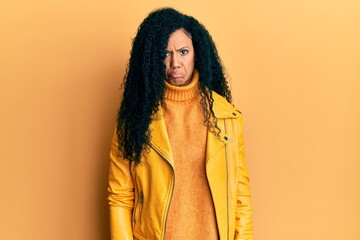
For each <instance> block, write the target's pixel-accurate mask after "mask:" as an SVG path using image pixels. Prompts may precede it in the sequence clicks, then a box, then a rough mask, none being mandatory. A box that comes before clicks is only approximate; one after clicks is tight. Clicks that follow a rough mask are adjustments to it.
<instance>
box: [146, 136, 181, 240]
mask: <svg viewBox="0 0 360 240" xmlns="http://www.w3.org/2000/svg"><path fill="white" fill-rule="evenodd" d="M148 144H149V145H150V146H151V147H152V148H153V149H154V150H155V152H157V153H158V154H159V155H160V156H161V157H162V158H164V159H165V160H166V161H167V162H168V163H169V165H170V166H171V168H172V170H173V173H174V181H173V183H172V188H171V196H170V201H169V205H168V208H167V212H166V220H165V226H164V237H163V239H164V240H165V231H166V226H167V223H168V218H169V210H170V204H171V200H172V197H173V194H174V186H175V170H174V166H173V165H172V164H171V163H170V161H169V160H168V159H167V158H166V157H165V156H164V154H162V153H161V152H160V151H159V150H158V149H157V148H156V147H155V146H154V145H153V144H151V143H150V142H149V143H148Z"/></svg>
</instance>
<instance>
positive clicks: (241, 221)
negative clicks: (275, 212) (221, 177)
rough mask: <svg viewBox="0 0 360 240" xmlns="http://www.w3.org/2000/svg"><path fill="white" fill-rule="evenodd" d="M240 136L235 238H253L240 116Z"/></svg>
mask: <svg viewBox="0 0 360 240" xmlns="http://www.w3.org/2000/svg"><path fill="white" fill-rule="evenodd" d="M240 131H241V132H240V136H239V146H238V149H239V182H238V192H237V204H236V222H235V239H238V240H253V239H254V236H253V229H252V209H251V198H250V188H249V175H248V171H247V167H246V162H245V154H244V137H243V120H242V116H241V117H240Z"/></svg>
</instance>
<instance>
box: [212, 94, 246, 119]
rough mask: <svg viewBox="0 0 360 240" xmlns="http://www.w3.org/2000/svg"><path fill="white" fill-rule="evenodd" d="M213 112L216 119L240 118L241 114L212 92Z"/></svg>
mask: <svg viewBox="0 0 360 240" xmlns="http://www.w3.org/2000/svg"><path fill="white" fill-rule="evenodd" d="M212 98H213V100H214V102H213V111H214V113H215V116H216V117H217V118H241V115H242V113H241V112H240V111H239V110H238V109H236V107H235V106H234V105H233V104H231V103H229V102H228V101H227V100H226V99H225V98H224V97H223V96H221V95H219V94H218V93H216V92H214V91H212Z"/></svg>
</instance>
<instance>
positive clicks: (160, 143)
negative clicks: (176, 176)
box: [149, 107, 174, 166]
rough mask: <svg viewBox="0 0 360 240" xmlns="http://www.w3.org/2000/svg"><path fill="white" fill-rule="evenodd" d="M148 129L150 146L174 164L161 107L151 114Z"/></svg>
mask: <svg viewBox="0 0 360 240" xmlns="http://www.w3.org/2000/svg"><path fill="white" fill-rule="evenodd" d="M149 130H150V131H151V140H150V143H149V145H150V147H152V148H153V149H154V150H155V151H157V152H158V153H159V154H160V155H161V156H162V157H163V158H165V159H166V160H167V161H168V162H169V163H170V164H171V165H172V166H174V159H173V155H172V151H171V146H170V140H169V136H168V134H167V130H166V125H165V120H164V115H163V112H162V109H161V107H160V108H159V111H158V112H157V113H156V114H155V115H154V116H153V120H152V122H151V124H150V126H149Z"/></svg>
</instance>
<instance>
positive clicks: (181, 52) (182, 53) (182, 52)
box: [180, 49, 189, 55]
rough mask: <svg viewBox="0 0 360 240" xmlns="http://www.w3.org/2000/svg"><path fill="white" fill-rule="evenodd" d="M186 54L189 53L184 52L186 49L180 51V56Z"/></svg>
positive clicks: (187, 51)
mask: <svg viewBox="0 0 360 240" xmlns="http://www.w3.org/2000/svg"><path fill="white" fill-rule="evenodd" d="M188 53H189V50H186V49H182V50H180V54H181V55H186V54H188Z"/></svg>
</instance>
